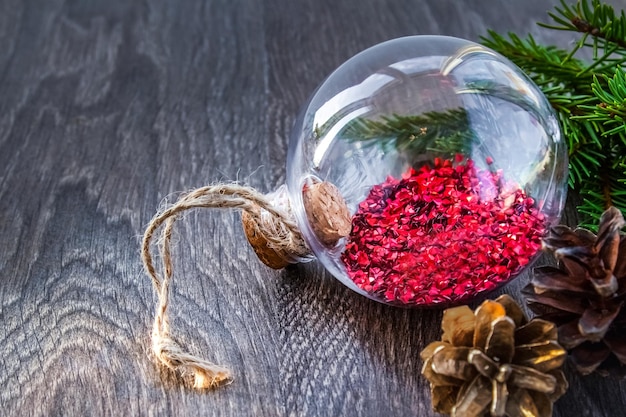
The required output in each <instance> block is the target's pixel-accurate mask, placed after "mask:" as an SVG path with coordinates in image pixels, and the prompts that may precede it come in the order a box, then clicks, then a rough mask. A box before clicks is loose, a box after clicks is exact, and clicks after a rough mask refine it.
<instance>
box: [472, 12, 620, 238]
mask: <svg viewBox="0 0 626 417" xmlns="http://www.w3.org/2000/svg"><path fill="white" fill-rule="evenodd" d="M549 15H550V17H551V18H552V19H553V21H554V23H552V24H545V23H539V25H541V26H543V27H545V28H548V29H552V30H565V31H571V32H576V33H580V34H581V37H580V39H579V41H578V42H576V43H575V44H574V45H573V46H572V48H571V49H570V50H563V49H559V48H556V47H554V46H544V45H540V44H538V43H537V42H536V41H535V39H534V38H533V37H532V36H530V35H528V36H527V37H526V38H525V39H521V38H520V37H518V36H517V35H514V34H508V37H505V36H502V35H500V34H498V33H496V32H493V31H490V32H489V33H488V36H487V37H485V38H483V43H484V44H485V45H486V46H488V47H490V48H492V49H494V50H496V51H498V52H500V53H501V54H503V55H504V56H506V57H508V58H509V59H511V60H512V61H513V62H514V63H515V64H517V65H518V66H519V67H520V68H522V69H523V70H524V71H525V72H526V73H527V74H528V75H529V76H530V77H531V78H533V80H534V81H535V82H536V83H537V85H538V86H539V87H540V88H541V89H542V90H543V92H544V93H545V95H546V97H547V98H548V100H549V101H550V103H551V104H552V106H553V107H554V109H555V110H556V112H557V113H558V116H559V120H560V122H561V126H562V129H563V134H564V136H565V139H566V141H567V144H568V147H569V158H570V176H569V186H570V187H571V188H572V189H573V190H574V191H576V192H578V193H579V194H580V195H581V196H582V199H583V203H582V204H581V205H580V206H579V207H578V211H579V213H580V214H581V216H582V222H583V225H584V226H586V227H590V228H592V229H593V228H595V224H597V223H598V220H599V219H600V216H601V214H602V212H603V211H604V210H605V209H606V208H607V207H608V206H610V205H614V206H616V207H617V208H619V209H620V210H621V211H622V212H623V213H626V191H625V190H624V189H625V184H626V125H625V122H626V73H625V72H624V64H625V63H626V15H625V14H624V12H623V11H622V12H620V13H619V14H618V13H616V12H615V10H614V9H613V7H611V6H610V5H607V4H603V3H601V2H600V1H599V0H592V1H589V0H579V1H578V2H577V3H576V4H575V5H568V4H567V3H566V2H565V1H564V0H561V5H560V6H557V7H556V8H555V11H554V12H550V13H549ZM581 50H589V51H591V55H592V60H591V62H585V61H583V60H581V59H578V58H577V57H576V55H577V54H578V53H579V52H580V51H581Z"/></svg>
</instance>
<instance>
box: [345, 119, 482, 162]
mask: <svg viewBox="0 0 626 417" xmlns="http://www.w3.org/2000/svg"><path fill="white" fill-rule="evenodd" d="M342 137H343V138H344V139H347V140H350V141H359V142H363V143H364V144H366V145H370V144H371V145H374V144H375V145H379V146H382V147H383V149H384V150H390V149H393V148H395V149H397V150H399V151H401V152H404V153H406V154H408V155H411V156H413V157H417V156H418V155H420V154H423V153H426V152H430V153H435V154H439V155H454V154H456V153H464V152H466V151H467V150H468V149H469V148H470V147H471V144H472V143H473V141H474V139H475V138H474V133H473V131H472V129H471V128H470V124H469V121H468V118H467V113H466V111H465V110H464V109H451V110H446V111H433V112H428V113H424V114H421V115H418V116H413V115H411V116H402V115H398V114H394V115H392V116H390V117H387V116H383V117H381V118H380V119H379V120H374V119H369V118H366V117H359V118H357V119H354V120H352V121H351V122H350V123H348V124H347V125H346V127H345V128H344V130H343V131H342Z"/></svg>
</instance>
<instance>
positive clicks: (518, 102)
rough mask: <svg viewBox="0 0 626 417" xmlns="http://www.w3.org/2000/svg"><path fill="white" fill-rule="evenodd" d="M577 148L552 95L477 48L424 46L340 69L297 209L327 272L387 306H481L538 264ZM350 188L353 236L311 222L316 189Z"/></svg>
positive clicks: (301, 148)
mask: <svg viewBox="0 0 626 417" xmlns="http://www.w3.org/2000/svg"><path fill="white" fill-rule="evenodd" d="M567 165H568V164H567V152H566V147H565V144H564V142H563V140H562V138H561V134H560V131H559V125H558V122H557V119H556V117H555V115H554V113H553V111H552V109H551V107H550V105H549V103H548V101H547V100H546V98H545V97H544V95H543V94H542V93H541V91H540V90H539V88H538V87H537V86H536V85H535V84H534V83H533V82H532V81H531V80H530V79H529V78H528V77H527V76H526V75H524V74H523V73H522V71H521V70H520V69H519V68H517V67H516V66H515V65H514V64H513V63H511V62H510V61H509V60H507V59H506V58H504V57H502V56H501V55H499V54H497V53H496V52H494V51H492V50H490V49H488V48H486V47H484V46H482V45H479V44H476V43H473V42H469V41H467V40H462V39H457V38H452V37H445V36H411V37H405V38H400V39H395V40H391V41H387V42H384V43H381V44H379V45H376V46H373V47H371V48H369V49H367V50H365V51H363V52H361V53H359V54H358V55H356V56H354V57H353V58H351V59H350V60H348V61H347V62H345V63H344V64H343V65H341V66H340V67H339V68H338V69H337V70H335V71H334V72H333V73H332V74H331V75H330V76H329V77H328V78H327V79H326V80H325V81H324V82H323V83H322V84H321V85H320V86H319V88H318V89H317V90H316V91H315V93H314V94H313V95H312V97H311V98H310V99H309V101H308V102H307V103H306V104H305V105H304V107H303V109H302V111H301V114H300V116H299V118H298V119H297V121H296V124H295V127H294V130H293V133H292V137H291V142H290V148H289V156H288V161H287V187H288V192H289V198H290V202H291V209H292V211H293V213H294V215H295V217H296V220H297V222H298V225H299V227H300V230H301V232H302V234H303V236H304V238H305V240H306V242H307V244H308V245H309V247H310V248H311V250H312V251H313V253H314V254H315V256H316V257H317V258H318V259H319V260H320V261H321V262H322V263H323V265H324V266H325V267H326V268H327V269H328V271H330V272H331V273H332V274H333V275H334V276H335V277H337V278H338V279H339V280H340V281H341V282H342V283H343V284H345V285H347V286H348V287H350V288H351V289H353V290H355V291H357V292H359V293H361V294H363V295H365V296H367V297H369V298H372V299H374V300H377V301H380V302H383V303H388V304H394V305H402V306H415V307H432V306H439V305H441V306H448V305H452V304H459V303H464V302H468V301H470V300H472V299H474V298H475V297H478V296H480V295H481V294H482V293H485V292H488V291H491V290H493V289H495V288H497V287H498V286H500V285H502V284H504V283H506V282H509V281H510V280H511V279H513V278H514V277H515V276H517V275H519V274H520V272H522V271H523V270H524V269H525V268H526V267H527V266H528V265H529V264H530V263H531V262H532V261H533V260H534V259H535V258H536V256H537V254H538V253H539V251H540V247H541V238H542V236H543V234H544V232H545V231H546V229H547V228H548V227H549V226H550V225H551V224H553V223H554V222H556V221H558V218H559V216H560V213H561V210H562V208H563V205H564V201H565V197H566V189H567V187H566V177H567ZM319 182H327V183H330V184H332V185H334V186H335V187H336V189H337V190H338V191H339V194H340V195H341V197H342V198H343V200H344V201H345V204H346V206H347V209H348V211H349V214H350V217H351V219H350V221H351V225H350V230H351V232H350V234H349V235H347V236H344V237H342V238H341V239H339V240H338V241H336V242H331V243H329V242H328V241H327V239H323V238H321V237H320V236H319V233H317V231H316V230H315V228H313V227H312V226H311V223H310V216H309V215H310V213H307V207H305V206H306V204H305V201H304V199H303V193H304V192H305V191H306V189H307V187H308V186H309V185H310V184H313V183H319Z"/></svg>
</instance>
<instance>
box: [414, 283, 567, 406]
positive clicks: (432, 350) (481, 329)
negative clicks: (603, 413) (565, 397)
mask: <svg viewBox="0 0 626 417" xmlns="http://www.w3.org/2000/svg"><path fill="white" fill-rule="evenodd" d="M441 327H442V329H443V335H442V340H441V341H438V342H433V343H431V344H430V345H428V346H427V347H426V348H425V349H424V350H423V351H422V353H421V357H422V359H423V360H424V366H423V369H422V373H423V374H424V376H425V377H426V378H427V379H428V380H429V381H430V384H431V393H432V402H433V408H434V409H435V410H436V411H438V412H440V413H446V414H451V415H452V416H463V417H472V416H476V417H478V416H485V415H491V416H509V417H517V416H520V417H521V416H549V415H551V412H552V402H553V401H554V400H556V398H558V397H559V396H561V395H562V394H563V392H564V391H565V389H566V388H567V382H566V380H565V377H564V375H563V373H562V372H561V370H560V369H559V368H560V367H561V365H562V363H563V361H564V359H565V355H566V352H565V350H564V349H563V348H562V347H561V346H559V344H558V343H557V342H556V337H557V332H556V327H555V326H554V324H552V323H549V322H547V321H544V320H532V321H530V322H528V321H527V320H526V318H525V316H524V313H523V312H522V310H521V309H520V307H519V306H518V305H517V304H516V303H515V301H513V299H511V298H510V297H509V296H506V295H505V296H501V297H499V298H498V299H497V300H495V301H491V300H488V301H485V302H484V303H483V304H481V306H480V307H478V309H476V311H475V312H472V310H471V309H470V308H469V307H467V306H461V307H455V308H451V309H448V310H446V311H445V312H444V316H443V320H442V326H441Z"/></svg>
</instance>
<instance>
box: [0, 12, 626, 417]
mask: <svg viewBox="0 0 626 417" xmlns="http://www.w3.org/2000/svg"><path fill="white" fill-rule="evenodd" d="M556 3H557V1H556V0H551V1H544V0H525V1H503V0H500V1H496V0H488V1H486V0H480V1H479V0H467V1H454V0H426V1H420V0H410V1H409V0H398V1H376V0H349V1H348V0H346V1H337V0H332V1H331V0H319V1H304V0H271V1H270V0H266V1H260V0H256V1H255V0H221V1H220V0H213V1H174V0H171V1H165V0H153V1H152V0H151V1H143V2H140V1H124V0H120V1H112V0H109V1H105V0H80V1H78V0H75V1H60V0H41V1H35V0H28V1H27V0H24V1H22V0H1V1H0V46H1V48H0V237H1V239H0V321H1V323H2V325H1V326H0V387H1V388H0V405H1V407H0V415H7V416H18V415H19V416H57V415H58V416H62V415H63V416H66V415H75V416H95V415H111V416H122V415H150V416H152V415H158V416H160V415H176V416H193V415H207V416H301V415H302V416H388V415H394V416H403V415H413V416H430V415H433V414H434V413H433V412H432V411H431V409H430V394H429V390H428V384H427V382H426V381H425V379H423V378H422V377H421V376H420V367H421V361H420V359H419V352H420V351H421V350H422V348H423V347H424V346H425V345H426V344H427V343H428V342H430V341H433V340H435V339H437V338H438V337H439V334H440V329H439V320H440V318H441V311H415V310H403V309H397V308H390V307H385V306H383V305H380V304H377V303H375V302H372V301H368V300H367V299H365V298H364V297H361V296H359V295H357V294H355V293H353V292H352V291H351V290H348V289H346V288H345V287H344V286H342V285H341V284H340V283H339V282H338V281H336V280H335V279H334V278H332V277H331V276H330V275H329V274H328V273H326V272H325V271H324V269H323V268H322V267H321V266H320V265H319V264H318V263H315V262H314V263H310V264H306V265H300V266H294V267H290V268H287V269H286V270H284V271H273V270H270V269H269V268H267V267H265V266H264V265H263V264H261V263H260V262H259V261H258V260H257V259H256V257H255V254H254V253H253V251H252V250H251V249H250V248H249V247H248V246H247V243H246V242H245V237H244V235H243V232H242V230H241V227H240V222H239V215H238V214H236V213H233V212H225V213H222V212H215V211H206V210H205V211H199V212H194V213H193V214H188V215H187V216H186V218H185V220H184V221H183V222H181V223H180V225H179V229H178V230H179V233H178V235H177V236H178V237H177V245H176V247H175V262H176V271H177V273H178V274H179V275H178V276H177V279H178V281H176V283H175V287H174V292H173V296H172V299H173V301H172V302H173V307H172V312H171V314H172V317H173V318H172V320H173V323H174V325H175V328H176V330H175V337H176V338H177V339H178V340H179V341H180V342H181V344H183V345H184V346H187V347H188V348H189V349H190V350H191V351H193V352H195V353H199V354H202V355H204V356H207V357H208V358H209V359H211V360H214V361H216V362H218V363H224V364H228V365H229V366H230V367H231V369H232V371H233V373H234V375H235V380H234V382H233V383H232V384H231V385H229V386H227V387H224V388H222V389H218V390H216V391H213V392H197V391H194V390H191V389H187V388H185V387H182V386H181V385H180V384H179V381H178V380H177V379H176V378H173V377H172V376H171V375H170V374H168V373H166V372H163V371H160V370H159V368H157V367H156V366H155V364H154V363H153V362H152V361H151V360H150V357H149V332H150V327H151V321H152V315H153V311H154V303H155V299H156V298H155V295H154V293H153V289H152V287H151V283H150V281H149V279H148V278H147V277H146V276H145V274H144V272H143V270H142V266H141V261H140V258H139V242H140V237H141V235H142V233H143V230H144V228H145V226H146V224H147V223H148V221H149V220H150V218H151V217H152V215H153V214H154V213H155V210H156V209H157V207H158V206H159V204H160V202H161V201H162V200H163V199H164V198H166V197H168V196H169V197H170V201H171V200H172V199H174V198H175V197H176V195H177V194H176V193H177V192H179V191H182V190H187V189H190V188H193V187H198V186H202V185H205V184H208V183H212V182H215V181H219V180H240V181H244V182H246V183H248V184H250V185H252V186H254V187H257V188H258V189H260V190H261V191H263V192H269V191H271V190H273V189H274V188H275V187H277V186H278V185H280V184H282V183H284V181H285V161H286V155H287V147H288V137H289V132H290V129H291V126H292V123H293V121H294V117H295V115H296V114H297V112H298V109H299V106H300V105H301V103H303V102H304V101H305V99H306V98H307V97H308V95H309V94H310V93H311V92H312V91H313V90H314V88H315V87H316V86H317V85H318V83H320V82H321V80H322V79H323V78H324V77H325V76H326V75H328V74H329V73H330V71H332V70H333V69H334V68H335V67H336V66H338V65H339V64H341V63H342V62H343V61H344V60H346V59H347V58H349V57H350V56H352V55H353V54H355V53H357V52H358V51H360V50H362V49H365V48H367V47H369V46H371V45H373V44H375V43H378V42H381V41H384V40H387V39H390V38H394V37H399V36H404V35H410V34H445V35H452V36H458V37H464V38H468V39H471V40H478V39H479V37H480V36H481V35H484V34H485V33H486V30H487V28H493V29H495V30H497V31H499V32H506V31H509V30H511V31H514V32H516V33H519V34H521V35H524V34H526V33H528V32H531V33H533V34H534V35H536V37H537V38H538V40H539V41H541V42H549V43H558V44H561V45H564V44H567V42H569V41H570V40H571V39H572V37H571V35H570V34H566V33H557V34H555V33H551V32H546V31H545V30H542V29H540V28H538V27H537V26H536V25H535V24H534V22H536V21H538V20H544V21H545V20H546V19H547V17H546V13H545V12H546V11H547V10H549V9H551V8H552V5H554V4H556ZM614 4H616V5H618V6H619V7H624V6H626V1H624V0H620V1H615V2H614ZM557 35H558V36H557ZM527 279H528V277H527V276H523V277H521V278H520V279H518V280H517V281H515V282H513V283H512V284H510V285H508V286H507V287H505V288H504V291H506V292H508V293H511V294H513V295H514V296H515V297H516V298H518V299H520V295H519V289H520V287H521V286H523V285H524V284H525V283H526V282H527ZM567 376H568V379H569V381H570V385H571V388H570V390H569V392H568V393H567V394H566V395H565V396H564V397H562V399H560V400H559V402H558V403H557V405H556V408H555V415H556V416H572V415H582V416H623V415H624V414H625V411H624V410H625V409H626V384H625V383H624V382H620V381H616V380H613V379H604V378H602V377H599V376H589V377H585V378H583V377H580V376H578V375H576V374H575V373H574V372H573V371H572V370H571V369H570V368H569V367H568V369H567Z"/></svg>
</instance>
